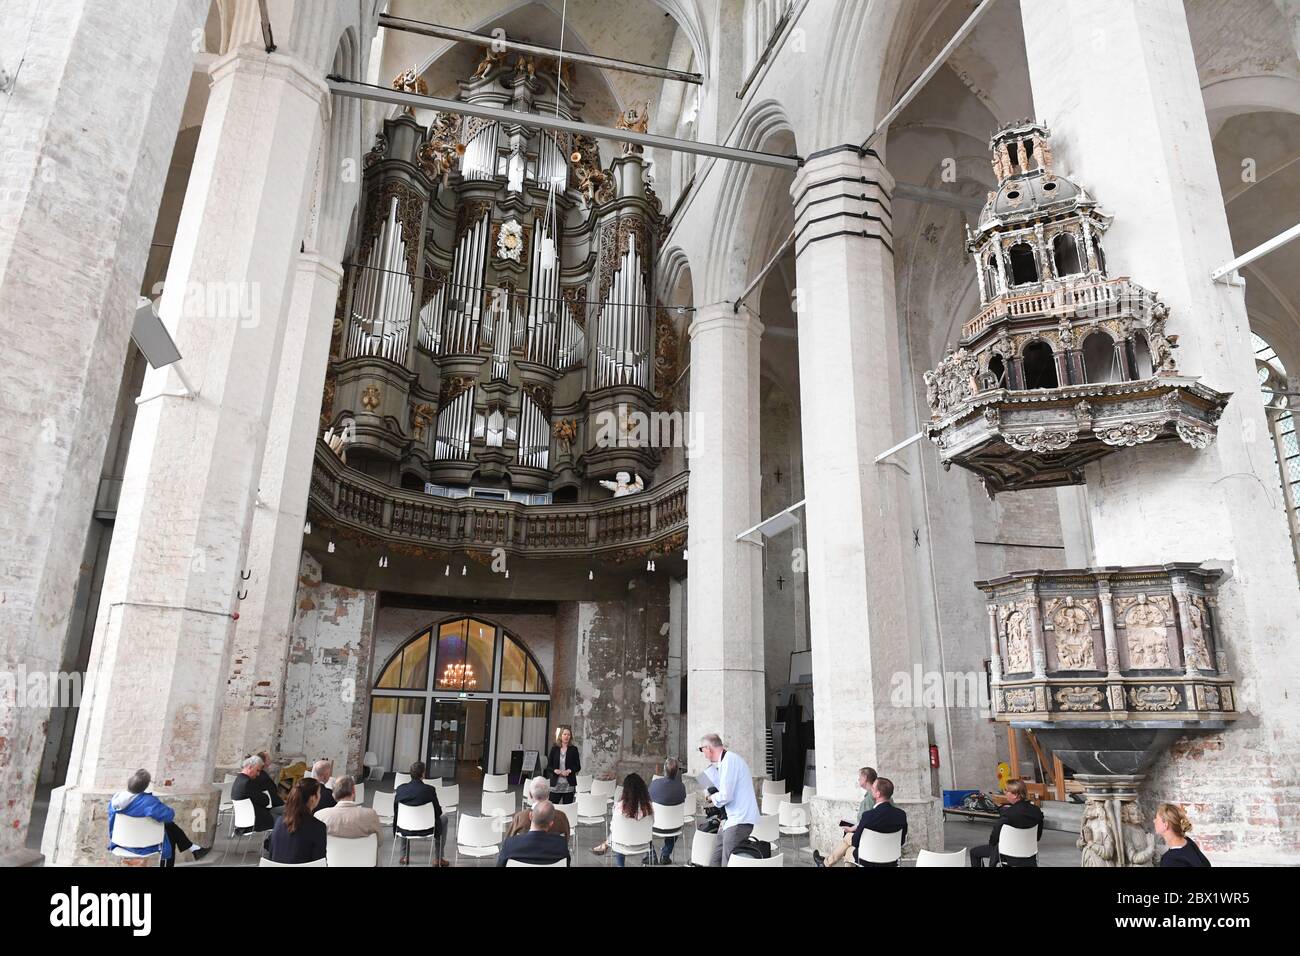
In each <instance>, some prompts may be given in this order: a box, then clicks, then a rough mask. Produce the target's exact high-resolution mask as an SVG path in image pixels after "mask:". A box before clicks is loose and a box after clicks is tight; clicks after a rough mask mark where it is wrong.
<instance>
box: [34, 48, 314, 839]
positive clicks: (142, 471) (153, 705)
mask: <svg viewBox="0 0 1300 956" xmlns="http://www.w3.org/2000/svg"><path fill="white" fill-rule="evenodd" d="M211 73H212V89H211V94H210V97H209V100H208V108H207V113H206V115H205V118H204V123H203V131H202V133H201V135H200V137H199V143H198V147H197V150H196V152H195V157H194V166H193V171H192V173H191V176H190V182H189V188H188V190H187V192H186V195H185V203H184V207H183V209H182V212H181V217H180V223H179V225H178V228H177V231H176V240H175V246H174V248H173V251H172V258H171V263H170V266H169V269H168V274H167V281H166V285H165V288H164V291H163V295H162V299H161V303H160V311H161V314H162V316H163V318H164V320H165V321H166V322H167V323H168V325H169V327H170V329H171V331H172V335H173V337H174V338H175V340H176V344H177V347H178V348H179V350H180V352H181V355H182V356H184V361H185V362H186V366H187V371H188V374H189V378H190V379H191V380H192V382H193V384H194V386H195V388H196V390H197V394H196V395H194V396H192V397H190V398H174V397H166V398H159V399H156V400H153V401H150V402H148V403H146V404H144V405H142V406H141V408H140V411H139V414H138V416H137V419H136V424H135V430H134V434H133V437H132V440H131V451H130V457H129V458H128V461H127V467H126V475H125V478H124V480H123V485H122V494H121V501H120V505H119V509H118V514H117V523H116V526H115V529H114V534H113V546H112V550H111V551H110V553H109V558H108V565H107V570H106V572H105V582H104V590H103V599H102V601H101V604H100V615H99V620H98V622H97V624H96V629H95V640H94V645H93V647H92V650H91V662H90V672H89V675H88V679H87V690H86V697H85V700H84V701H83V703H82V708H81V711H80V714H79V717H78V725H77V736H76V739H75V741H74V743H73V751H72V759H71V769H70V771H69V776H68V782H67V785H66V787H65V788H64V789H63V793H61V794H60V795H59V798H58V799H57V800H52V805H51V811H50V817H49V820H48V821H47V825H46V836H47V843H49V844H50V845H51V848H52V852H53V854H54V862H56V863H58V864H67V863H85V862H97V861H100V860H102V859H104V855H105V852H106V851H105V846H106V843H107V834H106V832H105V815H104V812H103V808H104V801H105V800H106V799H108V796H109V795H110V794H111V793H113V792H114V791H116V790H118V789H120V788H121V787H122V782H123V781H124V780H125V779H126V777H127V775H129V773H130V772H131V770H132V769H134V768H136V767H141V766H142V767H147V768H149V769H150V770H152V771H153V774H154V780H155V791H156V792H157V793H158V794H159V795H160V796H162V797H163V798H164V799H166V801H167V802H168V803H169V804H170V805H171V806H173V807H174V808H175V809H176V811H177V818H178V820H180V821H182V825H183V826H187V827H188V828H189V829H191V830H193V831H196V832H192V833H191V835H192V836H195V837H196V838H198V839H199V840H201V841H202V842H204V843H208V842H210V839H211V822H212V821H214V820H215V811H216V801H215V798H214V795H215V791H214V790H213V788H212V780H213V767H214V757H215V752H216V743H217V736H218V730H219V723H220V716H221V698H222V696H223V693H224V684H225V679H226V676H227V674H228V673H229V651H230V638H231V634H232V631H233V626H234V621H233V614H234V613H235V612H236V611H237V610H238V608H239V600H238V598H237V596H236V595H237V592H238V591H239V590H240V589H242V588H244V587H245V582H244V581H243V580H242V579H241V570H242V569H243V568H245V567H246V564H245V562H244V551H245V549H246V547H247V543H248V535H249V530H250V527H251V524H252V514H253V506H254V500H255V498H256V496H257V485H258V480H259V478H260V475H261V471H262V457H263V448H264V444H265V441H266V436H267V433H268V431H269V426H270V418H271V411H272V397H273V395H274V385H275V381H274V380H275V375H276V372H277V370H278V368H279V361H280V353H281V347H282V344H283V340H284V327H285V316H286V312H287V307H288V299H289V295H290V290H291V287H292V281H293V276H294V266H295V264H296V262H297V259H298V251H299V247H300V245H301V243H302V237H303V233H304V223H305V221H306V213H307V208H308V198H309V187H310V185H311V178H312V173H313V171H314V168H315V163H316V153H317V149H318V147H319V143H320V138H321V128H322V124H323V122H324V119H325V116H326V115H327V110H328V102H329V100H328V93H327V90H326V88H325V86H324V84H323V82H322V81H321V79H320V74H321V67H320V64H315V63H308V62H304V61H302V60H299V59H297V58H296V57H294V56H291V55H286V54H283V53H278V52H277V53H272V54H267V53H266V52H265V51H264V50H263V49H262V48H261V46H260V45H255V44H249V45H247V46H237V47H235V48H234V49H233V50H232V52H230V53H229V54H227V55H226V56H224V57H222V58H221V59H220V60H218V61H217V62H216V63H215V64H214V65H213V67H212V71H211ZM168 377H169V373H168V372H167V371H166V370H161V371H156V372H154V371H151V372H150V373H149V374H148V375H146V377H145V384H144V393H145V394H146V395H149V394H152V393H155V392H158V391H160V390H162V389H163V388H164V386H166V385H167V379H168Z"/></svg>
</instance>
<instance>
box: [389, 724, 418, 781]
mask: <svg viewBox="0 0 1300 956" xmlns="http://www.w3.org/2000/svg"><path fill="white" fill-rule="evenodd" d="M423 729H424V715H423V714H401V715H399V716H398V718H397V745H396V747H395V749H394V752H393V766H394V767H396V768H397V769H399V770H402V771H403V772H405V769H406V768H407V767H409V766H411V764H412V763H414V762H415V761H417V760H419V759H420V732H421V731H422V730H423Z"/></svg>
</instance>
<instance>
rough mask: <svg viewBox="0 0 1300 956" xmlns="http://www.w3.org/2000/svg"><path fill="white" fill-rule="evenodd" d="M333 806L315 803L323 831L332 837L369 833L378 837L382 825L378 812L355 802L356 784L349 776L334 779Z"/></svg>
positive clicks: (347, 838) (355, 837)
mask: <svg viewBox="0 0 1300 956" xmlns="http://www.w3.org/2000/svg"><path fill="white" fill-rule="evenodd" d="M334 797H335V800H336V801H337V802H336V803H335V804H334V806H332V807H326V808H325V809H324V810H322V809H321V808H320V804H317V805H316V819H317V820H319V821H320V822H321V823H323V824H325V832H326V833H328V834H329V835H330V836H332V837H342V838H343V839H346V840H355V839H359V838H360V837H367V836H370V834H372V833H373V834H374V835H375V836H378V837H380V842H381V843H382V842H383V838H382V834H383V830H384V825H383V824H382V823H380V822H379V814H377V813H376V812H375V811H374V810H371V809H370V808H369V807H366V806H362V805H361V804H359V803H357V785H356V784H355V783H353V782H352V778H351V777H339V778H338V779H337V780H335V781H334Z"/></svg>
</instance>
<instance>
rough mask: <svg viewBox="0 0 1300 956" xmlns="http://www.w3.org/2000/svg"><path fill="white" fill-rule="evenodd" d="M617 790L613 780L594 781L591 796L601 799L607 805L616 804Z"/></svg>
mask: <svg viewBox="0 0 1300 956" xmlns="http://www.w3.org/2000/svg"><path fill="white" fill-rule="evenodd" d="M616 789H617V786H616V785H615V783H614V781H613V780H593V781H591V794H592V796H595V797H600V798H601V799H603V800H604V801H605V804H606V805H609V804H611V803H613V802H614V791H615V790H616Z"/></svg>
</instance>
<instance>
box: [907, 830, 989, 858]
mask: <svg viewBox="0 0 1300 956" xmlns="http://www.w3.org/2000/svg"><path fill="white" fill-rule="evenodd" d="M1004 829H1005V827H1004ZM916 865H917V866H970V858H969V857H968V856H967V855H966V848H965V847H962V848H961V849H960V850H956V851H954V852H952V853H935V852H934V851H933V850H921V851H920V852H919V853H917V855H916Z"/></svg>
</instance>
